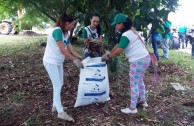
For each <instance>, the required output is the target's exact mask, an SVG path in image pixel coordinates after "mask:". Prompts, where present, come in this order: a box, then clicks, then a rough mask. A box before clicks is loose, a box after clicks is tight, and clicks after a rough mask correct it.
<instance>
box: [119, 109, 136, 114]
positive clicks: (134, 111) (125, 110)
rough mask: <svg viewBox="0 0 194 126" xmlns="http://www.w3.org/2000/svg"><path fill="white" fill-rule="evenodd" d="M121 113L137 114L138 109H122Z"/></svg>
mask: <svg viewBox="0 0 194 126" xmlns="http://www.w3.org/2000/svg"><path fill="white" fill-rule="evenodd" d="M121 112H122V113H125V114H135V113H137V109H134V110H131V109H129V108H124V109H121Z"/></svg>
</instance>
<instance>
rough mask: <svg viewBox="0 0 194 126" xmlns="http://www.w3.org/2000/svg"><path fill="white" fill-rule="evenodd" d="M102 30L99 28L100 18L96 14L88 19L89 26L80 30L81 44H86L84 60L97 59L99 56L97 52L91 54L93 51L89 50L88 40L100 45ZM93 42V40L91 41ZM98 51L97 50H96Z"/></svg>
mask: <svg viewBox="0 0 194 126" xmlns="http://www.w3.org/2000/svg"><path fill="white" fill-rule="evenodd" d="M102 35H103V33H102V29H101V27H100V16H99V15H98V14H97V13H93V14H92V16H91V18H90V25H88V26H86V27H85V28H84V29H83V30H82V38H83V42H84V43H85V44H86V48H85V49H84V58H86V57H88V56H89V57H99V56H101V55H100V53H99V52H93V50H90V49H89V47H88V46H89V45H88V43H89V40H91V39H95V41H96V42H98V43H100V44H102V39H103V37H102ZM92 41H94V40H92ZM96 50H99V49H96Z"/></svg>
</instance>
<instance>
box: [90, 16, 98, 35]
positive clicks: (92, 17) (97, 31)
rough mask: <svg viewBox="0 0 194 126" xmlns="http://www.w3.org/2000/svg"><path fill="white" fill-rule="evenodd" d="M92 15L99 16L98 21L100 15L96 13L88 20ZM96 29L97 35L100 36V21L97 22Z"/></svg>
mask: <svg viewBox="0 0 194 126" xmlns="http://www.w3.org/2000/svg"><path fill="white" fill-rule="evenodd" d="M93 17H99V21H100V15H99V14H97V13H93V14H92V16H91V18H90V20H91V19H92V18H93ZM96 30H97V33H98V37H100V33H101V27H100V22H99V24H98V25H97V26H96Z"/></svg>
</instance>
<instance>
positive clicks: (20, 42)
mask: <svg viewBox="0 0 194 126" xmlns="http://www.w3.org/2000/svg"><path fill="white" fill-rule="evenodd" d="M0 40H1V41H0V56H6V55H13V54H15V53H20V52H22V53H25V52H28V51H32V52H33V51H36V50H35V48H34V47H35V44H41V43H42V42H46V36H36V37H32V36H9V35H0Z"/></svg>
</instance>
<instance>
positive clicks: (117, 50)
mask: <svg viewBox="0 0 194 126" xmlns="http://www.w3.org/2000/svg"><path fill="white" fill-rule="evenodd" d="M113 49H114V50H111V53H110V54H109V55H108V56H107V57H108V58H109V59H111V58H113V57H116V56H118V55H119V54H121V53H122V52H123V50H124V49H122V48H119V47H118V46H115V47H114V48H113Z"/></svg>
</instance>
